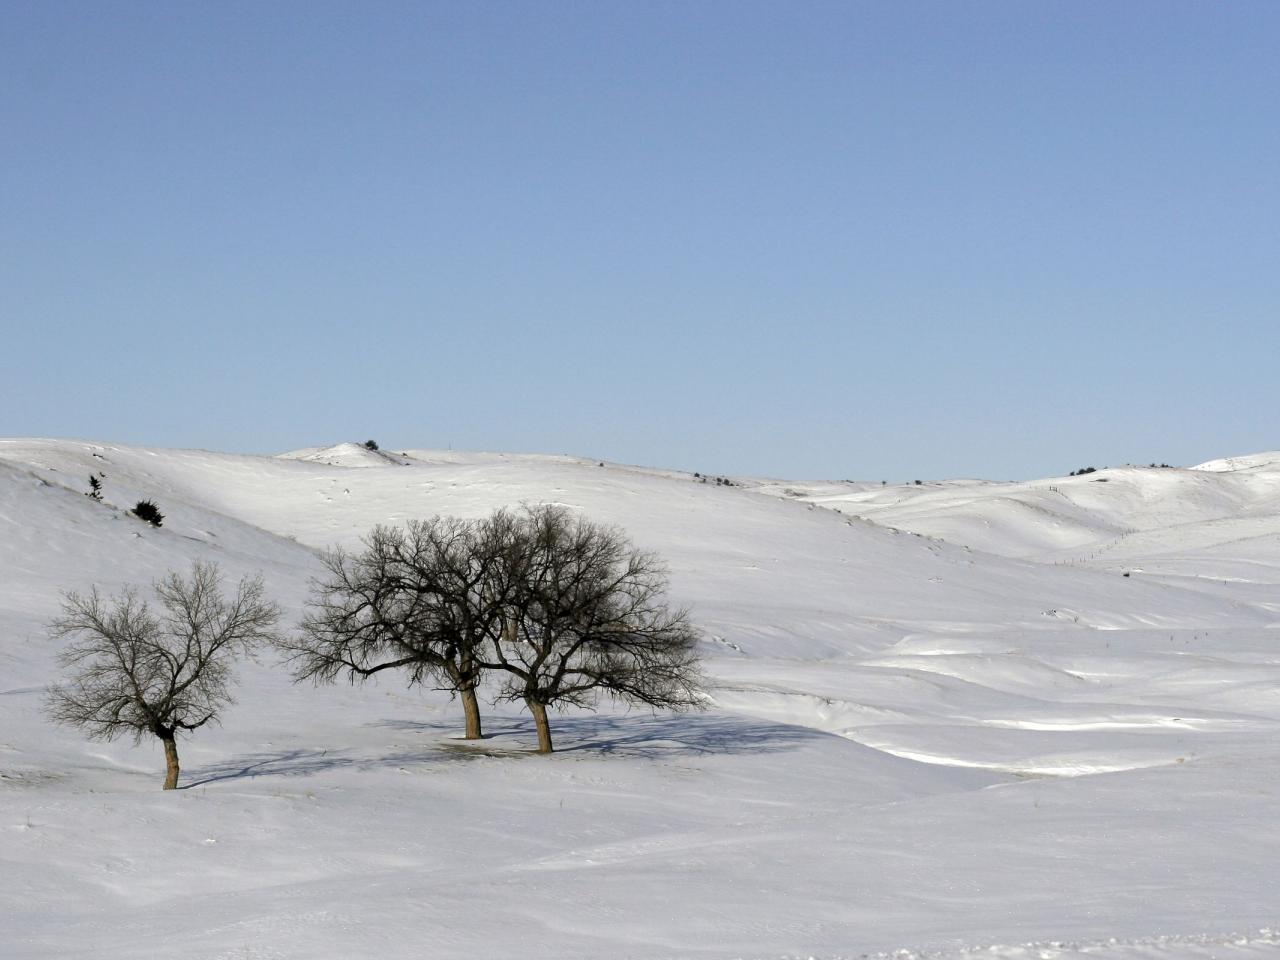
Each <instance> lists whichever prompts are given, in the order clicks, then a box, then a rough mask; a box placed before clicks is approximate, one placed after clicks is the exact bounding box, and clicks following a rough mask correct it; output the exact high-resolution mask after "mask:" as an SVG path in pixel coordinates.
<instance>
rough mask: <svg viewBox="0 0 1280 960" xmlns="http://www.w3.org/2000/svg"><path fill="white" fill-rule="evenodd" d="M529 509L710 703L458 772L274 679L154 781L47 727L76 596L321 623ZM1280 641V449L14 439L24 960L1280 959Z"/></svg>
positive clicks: (443, 723)
mask: <svg viewBox="0 0 1280 960" xmlns="http://www.w3.org/2000/svg"><path fill="white" fill-rule="evenodd" d="M99 471H100V472H102V473H104V474H105V475H106V480H105V481H104V489H105V500H106V503H95V502H93V501H91V500H89V499H88V498H87V497H85V496H83V495H82V494H83V491H85V490H86V489H87V486H88V475H89V474H90V473H91V472H99ZM142 498H150V499H153V500H155V501H156V502H157V503H158V504H159V506H160V508H161V510H162V511H163V512H164V513H165V516H166V519H165V523H164V526H163V528H161V529H153V528H151V527H149V526H147V525H145V524H143V523H141V522H140V521H137V520H136V519H134V518H131V517H129V516H127V515H126V514H125V513H124V512H123V508H126V507H128V506H131V505H132V504H133V503H134V502H135V501H136V500H138V499H142ZM522 501H528V502H552V503H561V504H565V505H568V506H569V507H571V508H573V509H580V510H582V511H583V512H584V513H586V514H587V515H589V516H590V517H592V518H595V519H600V520H605V521H609V522H613V523H617V524H620V525H622V526H624V527H625V528H626V529H627V531H628V532H629V534H630V535H631V537H632V538H633V539H634V540H635V541H637V542H638V543H640V544H642V545H643V546H646V547H651V548H653V549H655V550H658V551H659V552H661V553H662V555H663V556H664V557H665V558H666V559H667V560H668V561H669V563H670V565H671V569H672V592H673V596H674V598H675V599H676V600H677V601H678V602H680V603H682V604H688V605H689V606H691V607H692V609H693V611H694V617H695V620H696V621H697V622H698V623H699V624H700V625H701V627H702V628H703V630H704V631H705V634H706V638H707V639H706V644H705V647H706V653H707V659H708V667H709V673H710V676H711V678H712V681H713V685H714V686H713V690H712V695H713V698H714V701H715V707H714V708H713V709H711V710H710V711H708V712H706V713H703V714H696V715H685V716H671V715H665V714H659V715H656V716H655V715H653V714H650V713H649V712H647V711H638V712H631V713H627V712H623V711H619V710H616V709H606V710H603V711H601V712H600V713H598V714H591V713H568V714H564V715H561V716H559V717H557V718H555V719H554V720H553V725H554V730H555V733H556V735H557V745H558V748H559V752H558V753H557V754H555V755H553V756H550V757H540V756H534V755H531V754H530V750H531V748H532V746H533V744H534V737H533V731H532V727H531V723H530V722H529V720H528V718H527V717H526V716H525V715H524V714H523V713H521V712H520V711H519V710H517V709H515V708H514V707H503V708H499V709H490V710H488V711H487V712H486V721H487V732H488V733H489V737H488V738H487V739H486V740H484V741H483V742H481V743H478V744H476V743H472V744H468V743H464V742H462V741H460V740H459V739H458V737H459V736H460V726H461V717H460V711H459V709H458V708H457V706H456V705H455V704H452V703H450V702H449V700H448V698H447V697H446V696H444V695H441V694H437V693H432V692H429V691H428V692H423V691H419V690H409V689H406V688H405V686H404V685H403V683H402V682H400V681H399V678H396V677H384V678H383V679H381V680H380V681H379V682H377V683H370V684H367V685H364V686H357V687H351V686H348V685H346V684H339V685H336V686H333V687H325V688H320V689H313V688H312V687H310V686H295V685H294V684H292V683H291V682H290V680H289V678H288V676H287V674H286V673H285V672H284V671H282V670H281V669H280V668H279V667H278V665H276V664H275V663H274V662H273V661H272V659H271V657H270V656H269V655H268V656H264V657H263V658H262V660H261V662H259V663H249V664H246V665H245V667H244V669H243V670H242V672H241V680H242V682H241V685H240V687H239V695H238V698H239V702H238V703H237V704H236V705H235V706H234V707H233V708H232V709H231V710H229V711H228V713H227V715H226V718H225V722H224V724H223V726H222V727H220V728H215V729H206V730H201V731H198V733H197V735H196V736H194V737H193V738H192V739H190V740H188V741H185V742H184V743H183V744H182V752H183V761H184V769H183V786H184V789H180V790H178V791H173V792H168V793H166V792H162V791H161V790H160V789H159V787H160V783H161V780H162V774H163V758H162V756H161V752H160V750H159V747H158V744H153V743H144V744H143V745H142V746H141V747H137V748H134V747H131V746H130V745H129V744H128V743H116V744H106V745H104V744H100V743H92V742H89V741H86V740H83V739H81V738H80V737H79V736H78V735H77V734H76V733H75V732H74V731H71V730H65V729H61V728H56V727H51V726H49V725H48V723H47V722H46V721H45V719H44V718H43V716H42V714H41V709H40V704H41V691H42V688H43V687H44V685H45V684H47V683H48V682H50V680H51V679H53V677H54V676H55V673H56V667H55V663H54V657H55V654H56V644H54V643H53V642H52V641H51V640H49V639H48V637H47V636H46V633H45V628H44V625H45V624H46V623H47V622H48V620H49V619H50V617H51V616H52V615H53V614H54V613H55V612H56V611H57V607H58V601H59V594H60V592H61V591H63V590H67V589H81V590H82V589H85V588H87V587H89V586H90V585H92V584H97V585H98V586H99V587H101V588H103V589H105V590H108V591H114V590H116V589H118V588H119V587H120V586H122V585H123V584H125V583H129V582H134V583H146V582H148V581H150V580H151V579H153V578H155V577H156V576H158V575H160V574H162V573H163V572H165V571H166V570H168V569H185V568H186V567H187V566H188V565H189V563H190V562H191V561H192V560H194V559H209V560H216V561H217V562H218V563H219V564H220V565H221V567H222V569H223V571H224V573H225V574H227V575H228V576H229V577H231V578H235V577H239V576H241V575H243V574H248V573H255V572H259V571H261V572H262V574H263V575H264V578H265V580H266V582H267V585H268V588H269V590H270V592H271V594H272V596H273V597H275V598H276V599H277V600H279V601H280V602H281V603H282V604H283V605H284V606H285V607H286V609H287V610H288V612H289V616H290V617H291V618H294V619H296V617H297V615H298V614H299V612H300V610H301V608H302V604H303V602H304V600H305V597H306V593H307V579H308V577H310V576H312V575H313V574H315V573H316V572H317V570H318V564H317V561H316V558H315V550H316V549H317V548H321V547H325V546H327V545H330V544H345V545H348V546H351V545H355V544H357V543H358V540H359V537H360V536H361V534H363V533H364V532H365V531H366V530H368V528H369V527H371V526H372V525H373V524H375V523H395V522H399V521H403V520H406V519H410V518H415V517H426V516H430V515H432V514H436V513H444V514H457V515H462V516H479V515H483V514H485V513H487V512H488V511H490V510H492V509H493V508H495V507H498V506H502V505H508V504H515V503H519V502H522ZM1125 574H1128V576H1125ZM1278 624H1280V454H1261V455H1257V456H1252V457H1238V458H1232V459H1226V460H1219V461H1213V462H1211V463H1208V464H1204V465H1202V466H1201V467H1199V468H1193V469H1191V470H1180V469H1159V468H1156V469H1149V468H1134V467H1126V468H1117V469H1110V470H1101V471H1098V472H1097V473H1094V474H1089V475H1086V476H1083V477H1067V478H1057V479H1052V480H1043V481H1035V482H1030V483H987V482H978V481H952V482H943V483H925V484H922V485H920V486H916V485H914V484H912V485H910V486H901V485H899V486H882V485H881V484H879V483H874V484H871V483H805V482H798V481H763V480H752V479H743V480H742V481H741V483H740V485H738V486H732V487H730V486H719V485H716V484H715V483H700V482H697V481H696V480H695V479H694V478H693V477H692V476H690V475H688V474H683V473H678V472H674V471H663V470H651V469H642V468H637V467H628V466H622V465H617V464H603V465H602V464H600V463H599V462H598V461H595V460H583V459H576V458H570V457H551V456H515V455H510V456H506V455H501V454H461V453H456V452H442V451H414V450H408V451H379V452H373V451H369V450H365V449H364V448H362V447H359V446H356V445H340V446H338V447H330V448H313V449H307V450H301V451H297V452H295V453H291V454H287V455H285V456H282V457H276V458H265V457H248V456H233V455H225V454H215V453H206V452H197V451H173V450H149V449H141V448H131V447H124V446H118V445H112V444H99V443H89V442H77V441H61V440H60V441H53V440H8V441H0V958H4V960H20V958H35V957H40V958H52V957H59V958H61V957H94V958H122V960H123V958H129V960H134V958H148V957H161V956H172V955H182V956H184V957H188V958H196V960H199V958H276V957H308V958H310V957H316V958H347V957H376V958H424V957H430V958H436V957H442V958H443V957H464V956H465V957H468V958H477V957H507V956H515V955H519V956H521V957H523V958H526V960H537V958H547V960H552V958H624V957H625V958H667V957H707V958H710V957H725V958H729V957H743V958H784V957H785V958H794V957H811V956H812V957H820V958H837V957H840V958H853V957H883V958H890V957H893V958H901V960H907V958H917V957H918V958H940V960H942V958H945V960H977V958H989V960H1011V958H1017V960H1068V958H1070V960H1084V958H1090V960H1092V958H1097V960H1175V958H1176V960H1184V958H1185V960H1210V958H1220V960H1228V958H1231V960H1235V958H1239V960H1254V958H1261V957H1280V933H1278V932H1276V930H1275V929H1273V928H1280V816H1277V809H1280V796H1278V795H1277V793H1278V791H1280V631H1277V629H1276V627H1277V625H1278Z"/></svg>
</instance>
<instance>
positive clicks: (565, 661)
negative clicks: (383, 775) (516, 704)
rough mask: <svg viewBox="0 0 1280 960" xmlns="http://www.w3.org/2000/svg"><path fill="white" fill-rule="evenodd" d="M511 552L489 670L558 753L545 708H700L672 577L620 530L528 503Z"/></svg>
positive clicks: (696, 672) (694, 662)
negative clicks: (497, 673) (603, 702)
mask: <svg viewBox="0 0 1280 960" xmlns="http://www.w3.org/2000/svg"><path fill="white" fill-rule="evenodd" d="M515 544H516V548H515V549H514V550H513V551H511V552H510V553H509V554H508V558H509V566H508V568H507V569H506V571H505V574H504V575H505V578H506V579H507V580H509V581H510V582H511V583H512V585H513V586H512V589H511V596H512V600H511V603H510V606H509V607H508V617H507V619H506V620H505V622H504V628H503V631H502V634H501V635H500V636H499V637H498V638H495V642H494V643H493V644H492V647H491V649H492V651H493V660H492V661H491V662H489V663H488V664H487V666H489V667H490V668H493V669H497V670H501V671H503V672H504V674H505V676H506V682H505V683H504V685H503V687H502V692H501V694H500V697H501V698H502V699H506V700H523V701H524V702H525V704H526V705H527V706H528V707H529V712H530V713H532V714H533V719H534V723H535V725H536V727H537V731H538V751H539V752H540V753H550V752H551V750H552V743H551V727H550V724H549V722H548V720H547V708H548V707H549V706H568V705H572V706H590V705H593V704H594V703H596V701H597V700H598V699H599V698H600V697H601V696H607V697H612V698H615V699H620V700H624V701H628V702H631V703H642V704H647V705H649V706H651V707H661V708H666V709H672V710H685V709H691V708H698V707H701V706H703V705H704V697H703V694H702V672H701V669H700V667H699V662H698V649H697V645H698V633H697V631H696V630H695V629H694V627H693V626H692V625H691V624H690V622H689V619H688V615H687V613H686V611H684V610H673V609H671V608H670V607H669V606H668V605H667V602H666V599H665V593H666V588H667V573H666V568H665V566H664V565H663V564H662V562H661V561H660V560H659V559H658V558H657V557H656V556H655V555H654V554H652V553H647V552H645V551H642V550H639V549H637V548H636V547H635V546H633V545H632V544H631V543H630V541H628V540H627V538H626V536H625V534H623V533H622V531H621V530H619V529H617V528H614V527H607V526H602V525H600V524H597V523H592V522H591V521H588V520H584V519H581V518H576V517H573V516H572V515H571V514H570V513H569V512H568V511H567V510H565V509H564V508H562V507H554V506H540V507H531V508H526V510H525V512H524V514H523V515H522V516H521V518H520V523H519V526H518V529H517V531H516V537H515Z"/></svg>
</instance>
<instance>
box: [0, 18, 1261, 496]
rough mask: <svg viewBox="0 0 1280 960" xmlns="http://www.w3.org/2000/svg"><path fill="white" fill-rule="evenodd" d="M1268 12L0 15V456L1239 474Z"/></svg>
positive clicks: (1256, 425) (1254, 402)
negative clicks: (97, 447)
mask: <svg viewBox="0 0 1280 960" xmlns="http://www.w3.org/2000/svg"><path fill="white" fill-rule="evenodd" d="M1278 50H1280V4H1275V3H1269V2H1268V3H1261V2H1256V3H1251V2H1240V3H1231V4H1207V3H1190V2H1164V3H1148V2H1136V0H1135V2H1125V3H1114V2H1077V0H1072V2H1039V3H1030V4H1029V3H1022V2H1002V3H992V2H974V3H959V4H958V3H951V2H938V3H929V2H905V3H898V2H894V3H889V2H886V3H818V2H806V3H780V2H779V3H752V2H733V3H720V2H703V3H692V4H691V3H684V2H681V3H667V2H645V3H639V2H637V3H612V2H603V3H596V2H577V3H563V2H562V3H474V4H472V3H465V4H428V3H403V4H401V3H386V2H384V3H370V4H356V3H322V2H311V3H305V4H303V3H273V4H261V3H251V4H241V3H217V4H194V3H178V4H170V3H163V4H160V3H156V4H151V3H114V4H87V3H43V2H42V3H26V2H13V0H10V2H7V3H5V4H4V5H3V8H2V9H0V77H2V78H3V92H2V93H0V124H2V128H0V129H2V130H3V134H2V136H3V140H2V144H3V145H2V146H0V161H2V163H3V169H2V173H3V175H2V176H0V325H2V326H3V332H4V339H3V349H2V350H0V435H2V436H62V437H84V438H92V439H100V440H108V441H117V442H128V443H139V444H147V445H155V446H183V447H205V448H211V449H219V450H226V451H237V452H261V453H268V452H279V451H283V450H288V449H292V448H296V447H301V446H307V445H314V444H325V443H333V442H338V441H342V440H357V441H359V440H364V439H366V438H374V439H377V440H378V441H379V442H381V443H382V444H383V445H384V446H387V447H394V448H399V449H404V448H408V447H445V446H449V445H451V446H453V447H455V448H466V449H486V450H507V451H539V452H548V453H573V454H581V455H584V456H591V457H599V458H602V459H612V460H620V461H624V462H632V463H644V464H649V465H654V466H672V467H683V468H687V469H690V470H698V469H700V470H704V471H711V472H717V473H743V474H746V473H750V474H768V475H775V476H795V477H799V476H806V477H832V478H843V477H850V478H857V479H868V480H878V479H890V480H906V479H912V478H916V477H921V478H940V477H951V476H983V477H991V478H1026V477H1034V476H1046V475H1053V474H1060V473H1065V472H1066V471H1068V470H1071V469H1074V468H1076V467H1079V466H1083V465H1086V464H1092V465H1097V466H1101V465H1102V464H1104V463H1110V464H1116V463H1121V462H1126V461H1132V462H1143V463H1145V462H1148V461H1151V460H1155V461H1167V462H1170V463H1177V464H1190V463H1195V462H1198V461H1201V460H1205V459H1209V458H1211V457H1217V456H1225V455H1231V454H1239V453H1246V452H1254V451H1258V450H1266V449H1277V448H1280V420H1278V419H1277V410H1278V409H1280V370H1278V369H1277V367H1278V364H1277V359H1278V358H1280V322H1278V321H1280V315H1278V311H1277V307H1278V306H1280V55H1277V51H1278Z"/></svg>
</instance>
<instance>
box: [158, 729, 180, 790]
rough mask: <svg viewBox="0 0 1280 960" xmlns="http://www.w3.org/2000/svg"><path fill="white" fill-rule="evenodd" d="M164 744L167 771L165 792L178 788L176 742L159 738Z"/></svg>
mask: <svg viewBox="0 0 1280 960" xmlns="http://www.w3.org/2000/svg"><path fill="white" fill-rule="evenodd" d="M160 740H161V742H162V743H164V762H165V766H166V767H167V768H168V771H167V772H166V774H165V778H164V788H165V789H166V790H176V789H177V788H178V742H177V741H176V740H175V739H174V738H173V737H161V738H160Z"/></svg>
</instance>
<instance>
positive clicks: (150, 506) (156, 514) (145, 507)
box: [129, 500, 164, 527]
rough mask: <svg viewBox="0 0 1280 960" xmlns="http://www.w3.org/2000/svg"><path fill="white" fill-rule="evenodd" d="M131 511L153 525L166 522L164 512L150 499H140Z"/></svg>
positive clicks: (156, 525)
mask: <svg viewBox="0 0 1280 960" xmlns="http://www.w3.org/2000/svg"><path fill="white" fill-rule="evenodd" d="M129 512H130V513H132V514H133V515H134V516H135V517H137V518H138V519H139V520H145V521H147V523H149V524H151V525H152V526H153V527H158V526H160V525H161V524H163V523H164V514H163V513H161V512H160V508H159V507H157V506H156V505H155V504H154V503H152V502H151V501H150V500H139V501H138V502H137V503H136V504H134V507H133V509H132V510H130V511H129Z"/></svg>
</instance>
